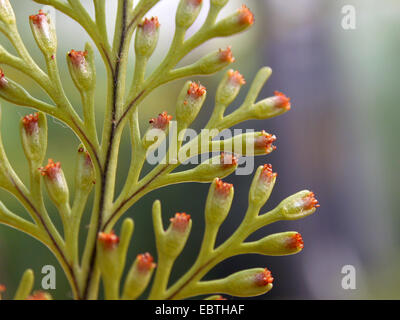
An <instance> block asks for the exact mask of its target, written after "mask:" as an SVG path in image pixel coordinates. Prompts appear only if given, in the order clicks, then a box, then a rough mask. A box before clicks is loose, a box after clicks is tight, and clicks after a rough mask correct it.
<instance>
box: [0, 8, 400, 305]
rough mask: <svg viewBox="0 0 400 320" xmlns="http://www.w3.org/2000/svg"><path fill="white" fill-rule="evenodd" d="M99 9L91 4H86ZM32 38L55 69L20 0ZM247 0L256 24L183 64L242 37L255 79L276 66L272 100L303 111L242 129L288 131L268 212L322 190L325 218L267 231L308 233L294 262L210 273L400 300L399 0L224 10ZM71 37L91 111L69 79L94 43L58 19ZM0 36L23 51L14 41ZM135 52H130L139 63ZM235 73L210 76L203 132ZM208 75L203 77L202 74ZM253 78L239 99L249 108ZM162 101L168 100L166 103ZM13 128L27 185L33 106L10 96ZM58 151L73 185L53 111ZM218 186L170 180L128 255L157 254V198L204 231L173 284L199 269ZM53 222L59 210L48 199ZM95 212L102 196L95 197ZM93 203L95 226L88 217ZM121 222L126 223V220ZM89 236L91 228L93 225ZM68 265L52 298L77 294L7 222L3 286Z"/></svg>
mask: <svg viewBox="0 0 400 320" xmlns="http://www.w3.org/2000/svg"><path fill="white" fill-rule="evenodd" d="M82 2H83V3H84V4H86V5H87V7H88V9H89V10H90V11H91V12H93V8H92V1H89V0H83V1H82ZM177 2H178V1H177V0H168V1H161V2H160V4H159V5H158V6H157V7H156V8H155V9H153V10H152V11H151V12H150V13H149V16H151V15H157V16H159V19H160V22H161V25H162V27H161V28H162V29H161V30H162V31H161V37H160V44H159V47H158V49H157V51H156V53H155V55H154V57H153V58H152V60H151V65H150V68H149V72H151V70H153V69H154V68H155V67H156V66H157V64H158V63H159V61H160V60H161V59H162V57H163V55H164V54H165V52H166V49H167V47H168V45H169V43H170V41H171V38H172V36H173V30H174V12H175V10H176V6H177ZM11 3H12V5H13V6H14V10H15V12H16V15H17V18H18V23H19V28H20V32H21V34H22V36H23V39H24V41H25V43H26V46H27V47H28V48H29V50H31V52H32V55H33V57H34V58H35V60H36V61H37V62H38V63H39V64H40V65H41V66H43V67H44V64H43V59H42V57H41V55H40V52H39V50H38V49H37V47H36V44H35V42H34V40H33V37H32V35H31V32H30V28H29V24H28V16H29V15H30V14H33V13H35V12H36V11H37V10H38V9H40V8H41V6H39V5H37V4H34V3H33V2H32V1H30V0H18V1H16V0H11ZM116 3H117V0H109V1H108V6H109V7H108V9H109V12H110V17H109V27H110V32H111V31H112V21H113V19H114V16H115V6H116ZM204 3H205V5H204V7H205V8H203V12H202V15H201V16H200V18H199V19H198V21H197V22H196V24H195V25H194V26H193V28H192V29H191V31H190V32H191V33H192V32H193V31H194V30H196V28H198V27H199V26H200V25H201V23H202V21H204V18H205V14H206V7H208V3H209V1H204ZM242 3H245V4H246V5H247V6H249V7H250V8H251V9H252V11H253V12H255V14H256V24H255V27H254V28H253V29H251V30H250V31H248V32H246V33H245V34H241V35H239V36H236V37H233V38H228V39H218V40H213V41H211V42H209V43H207V44H206V45H204V46H202V47H201V48H199V49H197V50H196V51H194V52H193V53H192V54H191V55H190V56H189V57H188V58H186V59H185V60H184V63H189V62H190V61H195V60H196V59H197V58H198V57H200V56H202V55H204V54H205V53H207V52H209V51H211V50H214V49H216V48H219V47H225V46H227V45H232V47H233V51H234V54H235V57H236V58H237V62H236V63H235V65H234V68H236V69H238V70H240V71H241V73H242V74H243V75H244V76H245V78H246V79H247V80H248V82H251V80H252V78H253V77H254V75H255V73H256V72H257V70H258V69H259V68H260V67H262V66H265V65H267V66H270V67H272V68H273V70H274V74H273V76H272V78H271V80H270V81H269V83H268V84H267V86H266V87H265V88H264V90H263V92H262V97H266V96H270V95H272V93H273V91H274V90H281V91H283V92H285V93H287V94H288V95H289V96H291V98H292V101H293V109H292V111H291V112H289V113H287V114H285V115H284V116H282V117H279V118H276V119H273V120H269V121H261V122H260V121H258V122H247V123H245V124H242V125H240V126H238V128H251V129H257V130H261V129H265V130H267V131H268V132H272V133H275V134H276V135H277V136H278V144H277V146H278V150H277V151H276V152H274V153H273V154H272V155H270V156H268V157H267V158H265V157H263V158H261V159H257V160H256V163H257V165H259V164H263V163H265V162H270V163H272V165H273V166H274V170H275V171H277V172H278V173H279V177H278V183H277V185H276V187H275V190H274V193H273V196H272V198H271V200H270V201H269V203H268V204H267V206H266V209H268V208H272V207H273V206H274V205H276V204H277V203H279V202H280V200H281V199H282V198H284V197H286V196H288V195H290V194H292V193H294V192H296V191H298V190H301V189H306V188H309V189H311V190H313V191H314V192H315V193H316V195H317V197H318V199H319V200H320V203H321V208H320V209H319V210H318V212H317V214H316V215H314V216H312V217H310V218H307V219H305V220H301V221H298V222H290V223H286V222H285V223H283V222H282V223H277V224H275V225H272V226H268V227H267V228H265V229H264V230H262V232H259V233H258V234H257V235H255V236H254V238H256V237H257V236H258V237H260V236H261V235H263V234H266V233H271V232H279V231H286V230H297V231H299V232H301V233H302V235H303V238H304V240H305V249H304V251H303V252H302V253H300V254H298V255H296V256H289V257H260V256H253V255H252V256H243V257H237V258H234V259H230V260H228V261H226V262H224V263H222V264H221V265H220V266H218V267H217V268H215V270H214V271H213V272H212V273H211V274H210V275H209V277H223V276H225V275H228V274H229V273H232V272H234V271H237V270H240V269H244V268H249V267H260V266H261V267H264V266H267V267H268V268H269V269H270V270H272V272H273V275H274V277H275V282H274V289H273V290H272V291H271V292H270V293H269V294H268V295H266V296H265V297H264V298H266V299H277V298H280V299H347V298H351V299H360V298H375V299H382V298H385V299H397V298H400V289H399V288H400V275H399V273H398V269H399V268H400V255H399V253H400V232H399V226H400V218H399V214H398V213H399V205H398V194H399V192H398V181H399V178H400V177H399V170H398V165H399V148H398V139H399V136H400V135H399V133H398V130H397V127H398V125H396V123H398V119H399V116H400V111H399V110H400V109H399V107H398V100H399V98H400V90H398V74H399V70H400V61H399V59H398V52H399V49H400V41H399V39H400V19H399V17H400V3H399V2H398V1H396V0H382V1H374V0H346V1H344V0H337V1H320V0H288V1H280V0H241V1H239V0H231V1H230V4H229V5H228V6H227V7H226V8H225V9H224V11H223V13H222V15H221V16H223V15H226V14H228V13H229V12H232V11H234V10H236V8H237V7H239V6H240V5H241V4H242ZM345 5H352V6H354V8H355V9H356V18H357V20H356V29H355V30H344V29H343V28H342V24H341V23H342V19H343V17H344V15H343V13H342V8H343V6H345ZM56 23H57V32H58V38H59V66H60V69H61V73H62V79H63V84H64V86H65V89H66V91H67V93H68V95H69V97H70V99H71V101H72V103H73V105H74V106H76V109H77V110H79V112H80V109H79V108H80V99H79V95H78V92H77V91H76V89H75V88H74V86H73V83H72V81H71V79H70V77H69V74H68V71H67V67H66V63H65V61H64V59H63V55H64V54H65V53H66V52H67V51H69V50H70V49H72V48H73V49H75V50H82V49H83V48H84V44H85V41H89V39H88V37H87V35H86V34H85V32H84V31H83V29H82V28H81V27H79V26H78V25H77V24H76V23H74V22H73V21H71V20H70V19H69V18H67V17H65V16H64V15H63V14H60V13H57V14H56ZM0 43H1V44H2V45H3V46H4V47H5V48H7V49H9V50H10V51H12V52H13V49H12V48H11V47H10V45H9V44H8V42H7V40H6V39H5V38H4V37H1V39H0ZM97 62H98V89H97V91H98V92H97V93H98V94H97V100H96V110H97V117H98V120H99V121H98V125H99V128H100V127H101V121H100V120H101V119H102V115H103V110H104V98H105V97H104V91H105V90H104V88H105V83H106V79H105V69H104V67H103V66H102V64H101V60H100V57H99V56H98V57H97ZM133 62H134V56H133V54H132V59H131V62H130V63H131V70H132V68H133ZM4 69H5V71H6V72H7V75H8V76H10V78H13V79H16V80H18V82H20V83H22V84H24V86H25V87H26V88H27V89H29V91H30V92H31V94H32V95H34V96H37V97H40V98H42V99H47V98H46V96H45V95H44V93H43V92H42V91H41V90H40V89H39V88H38V87H36V86H35V85H33V84H32V83H31V81H30V80H29V79H28V78H27V77H26V76H23V75H21V74H20V73H18V72H16V71H15V70H12V69H9V68H7V67H4ZM222 75H223V73H219V74H217V75H215V76H213V77H207V78H201V79H200V80H201V82H202V84H204V85H205V86H206V87H207V88H208V90H209V99H208V102H207V103H206V105H205V107H204V108H203V110H202V112H201V115H200V119H199V120H198V122H196V124H195V128H197V129H199V128H201V127H202V126H203V125H204V124H205V122H206V121H207V119H208V116H209V115H210V112H211V108H212V107H213V104H212V97H213V95H214V93H215V89H216V86H217V84H218V81H219V80H220V79H221V77H222ZM195 80H196V79H195ZM183 82H184V81H177V82H174V83H172V84H168V85H166V86H164V87H162V88H160V89H158V90H157V91H155V92H154V93H153V94H152V95H151V96H150V97H149V98H147V99H146V100H145V102H144V103H143V107H142V111H141V114H140V117H141V123H142V124H143V127H142V129H143V130H144V129H145V128H146V124H147V121H148V119H149V118H151V117H153V116H154V115H156V114H157V113H158V112H160V111H164V110H166V111H169V112H170V113H172V114H174V105H175V101H176V97H177V94H178V91H179V89H180V88H181V86H182V84H183ZM246 89H247V86H245V87H244V89H243V92H242V93H241V95H240V96H239V98H238V101H237V102H236V103H235V104H234V105H233V108H235V107H238V106H239V104H240V102H241V100H242V99H243V97H244V95H245V93H246ZM160 101H162V103H160ZM2 112H3V115H2V124H1V131H2V135H3V140H4V141H3V142H4V145H5V148H6V150H7V153H8V156H9V159H10V161H11V163H12V164H13V166H14V168H15V169H16V171H17V172H18V173H19V174H20V176H21V178H22V179H23V180H24V181H26V182H28V179H27V178H28V177H27V172H26V166H27V163H26V161H25V158H24V155H23V152H22V148H21V146H20V142H19V141H20V140H19V133H18V123H19V120H20V118H21V117H22V116H23V115H25V114H27V113H28V112H29V110H27V109H24V108H20V107H16V106H13V105H10V104H8V103H2ZM49 125H50V135H49V149H48V157H51V158H54V159H55V160H57V161H61V162H62V165H63V169H64V171H65V173H66V176H67V179H68V180H69V182H70V183H71V189H72V190H73V176H74V164H75V150H76V148H77V146H78V140H77V139H76V137H75V136H74V135H73V134H72V133H71V131H70V130H69V129H68V128H67V127H66V126H65V125H63V124H62V123H60V122H59V121H56V120H53V119H51V118H50V119H49ZM129 148H130V145H129V139H128V136H127V135H126V137H125V138H124V141H123V143H122V146H121V157H120V160H121V161H120V162H121V165H120V168H119V172H118V181H119V187H121V184H122V183H123V181H124V180H123V178H124V176H125V175H126V172H127V170H128V165H129V160H130V150H129ZM251 179H252V176H232V177H229V178H228V179H227V180H228V181H230V182H232V183H234V185H235V200H234V205H233V207H232V208H233V209H232V211H231V214H230V218H229V219H228V221H227V222H226V223H225V224H224V225H223V229H222V232H221V234H220V236H219V240H218V241H223V240H224V239H226V238H227V237H229V235H230V234H231V233H232V231H233V230H235V228H236V227H237V226H238V224H239V223H240V220H241V218H242V217H243V214H244V211H245V210H246V206H247V192H248V188H249V185H250V183H251ZM207 190H208V185H196V184H185V185H180V186H172V187H168V188H165V189H163V190H159V191H156V192H153V193H151V194H149V195H147V196H146V197H145V198H144V199H143V200H142V201H140V202H139V203H138V204H136V205H135V206H134V207H133V208H131V209H130V210H129V212H128V214H127V216H130V217H133V218H134V220H135V223H136V228H135V233H134V237H133V242H132V245H131V249H130V253H129V260H128V263H131V261H133V260H134V258H135V257H136V255H137V254H138V253H141V252H146V251H149V252H150V253H152V254H154V255H155V247H154V237H153V231H152V224H151V215H150V210H151V205H152V202H153V201H154V200H155V199H161V200H162V205H163V209H164V210H163V213H164V218H165V223H167V221H168V218H169V217H171V216H172V215H173V214H174V213H175V212H183V211H185V212H187V213H189V214H191V215H192V218H193V222H194V224H195V226H196V227H195V228H194V229H193V232H192V235H191V238H190V242H189V244H188V246H187V249H186V250H185V251H184V254H183V256H182V257H180V258H179V260H178V263H177V265H176V268H175V269H174V274H173V277H172V278H173V279H176V278H177V277H178V276H179V275H181V274H182V273H183V272H185V270H187V269H188V268H189V267H190V265H191V263H192V262H193V261H194V259H195V257H196V253H197V249H198V248H199V246H200V241H201V237H202V231H203V216H202V215H203V208H204V201H205V197H206V195H207ZM0 199H1V200H2V201H3V202H4V203H6V205H7V206H8V207H9V208H10V209H11V210H12V211H15V212H18V213H19V214H21V215H22V216H25V213H24V209H23V208H22V207H21V206H20V205H19V204H18V203H17V202H16V201H15V200H14V199H12V198H11V197H10V196H9V195H8V194H6V193H5V192H3V191H0ZM48 206H49V210H50V211H51V213H52V217H53V218H54V220H55V221H56V222H57V223H58V225H59V223H60V221H59V218H58V214H57V212H56V210H55V209H54V207H53V206H52V205H51V203H50V202H49V201H48ZM89 206H90V204H89ZM88 214H89V210H87V214H86V218H85V219H86V220H85V221H84V223H83V226H85V225H87V223H88ZM117 229H119V227H118V228H117ZM82 235H83V233H82ZM48 264H50V265H55V266H56V267H57V270H58V272H57V290H56V291H54V292H51V293H52V294H53V296H54V297H56V298H60V299H65V298H67V299H68V298H71V293H70V290H69V288H68V284H67V282H66V279H65V277H64V275H63V274H62V271H61V270H60V268H59V266H58V264H57V262H56V261H55V259H54V257H53V256H52V255H51V254H50V253H49V252H48V250H47V248H45V247H44V246H43V245H41V244H40V243H38V242H36V241H35V240H32V239H30V238H29V237H28V236H26V235H24V234H21V233H20V232H17V231H14V230H10V229H9V228H7V227H4V226H0V283H4V284H6V285H7V287H8V293H7V294H6V297H10V295H11V293H14V291H15V289H16V286H17V284H18V282H19V280H20V277H21V276H22V273H23V272H24V270H25V269H27V268H33V269H34V271H35V273H36V278H37V281H36V288H38V289H39V288H40V280H41V269H42V267H43V266H44V265H48ZM345 265H353V266H354V267H355V268H356V272H357V278H356V281H357V282H356V285H357V288H356V290H344V289H343V288H342V286H341V281H342V278H343V276H344V275H343V274H341V270H342V267H343V266H345Z"/></svg>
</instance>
